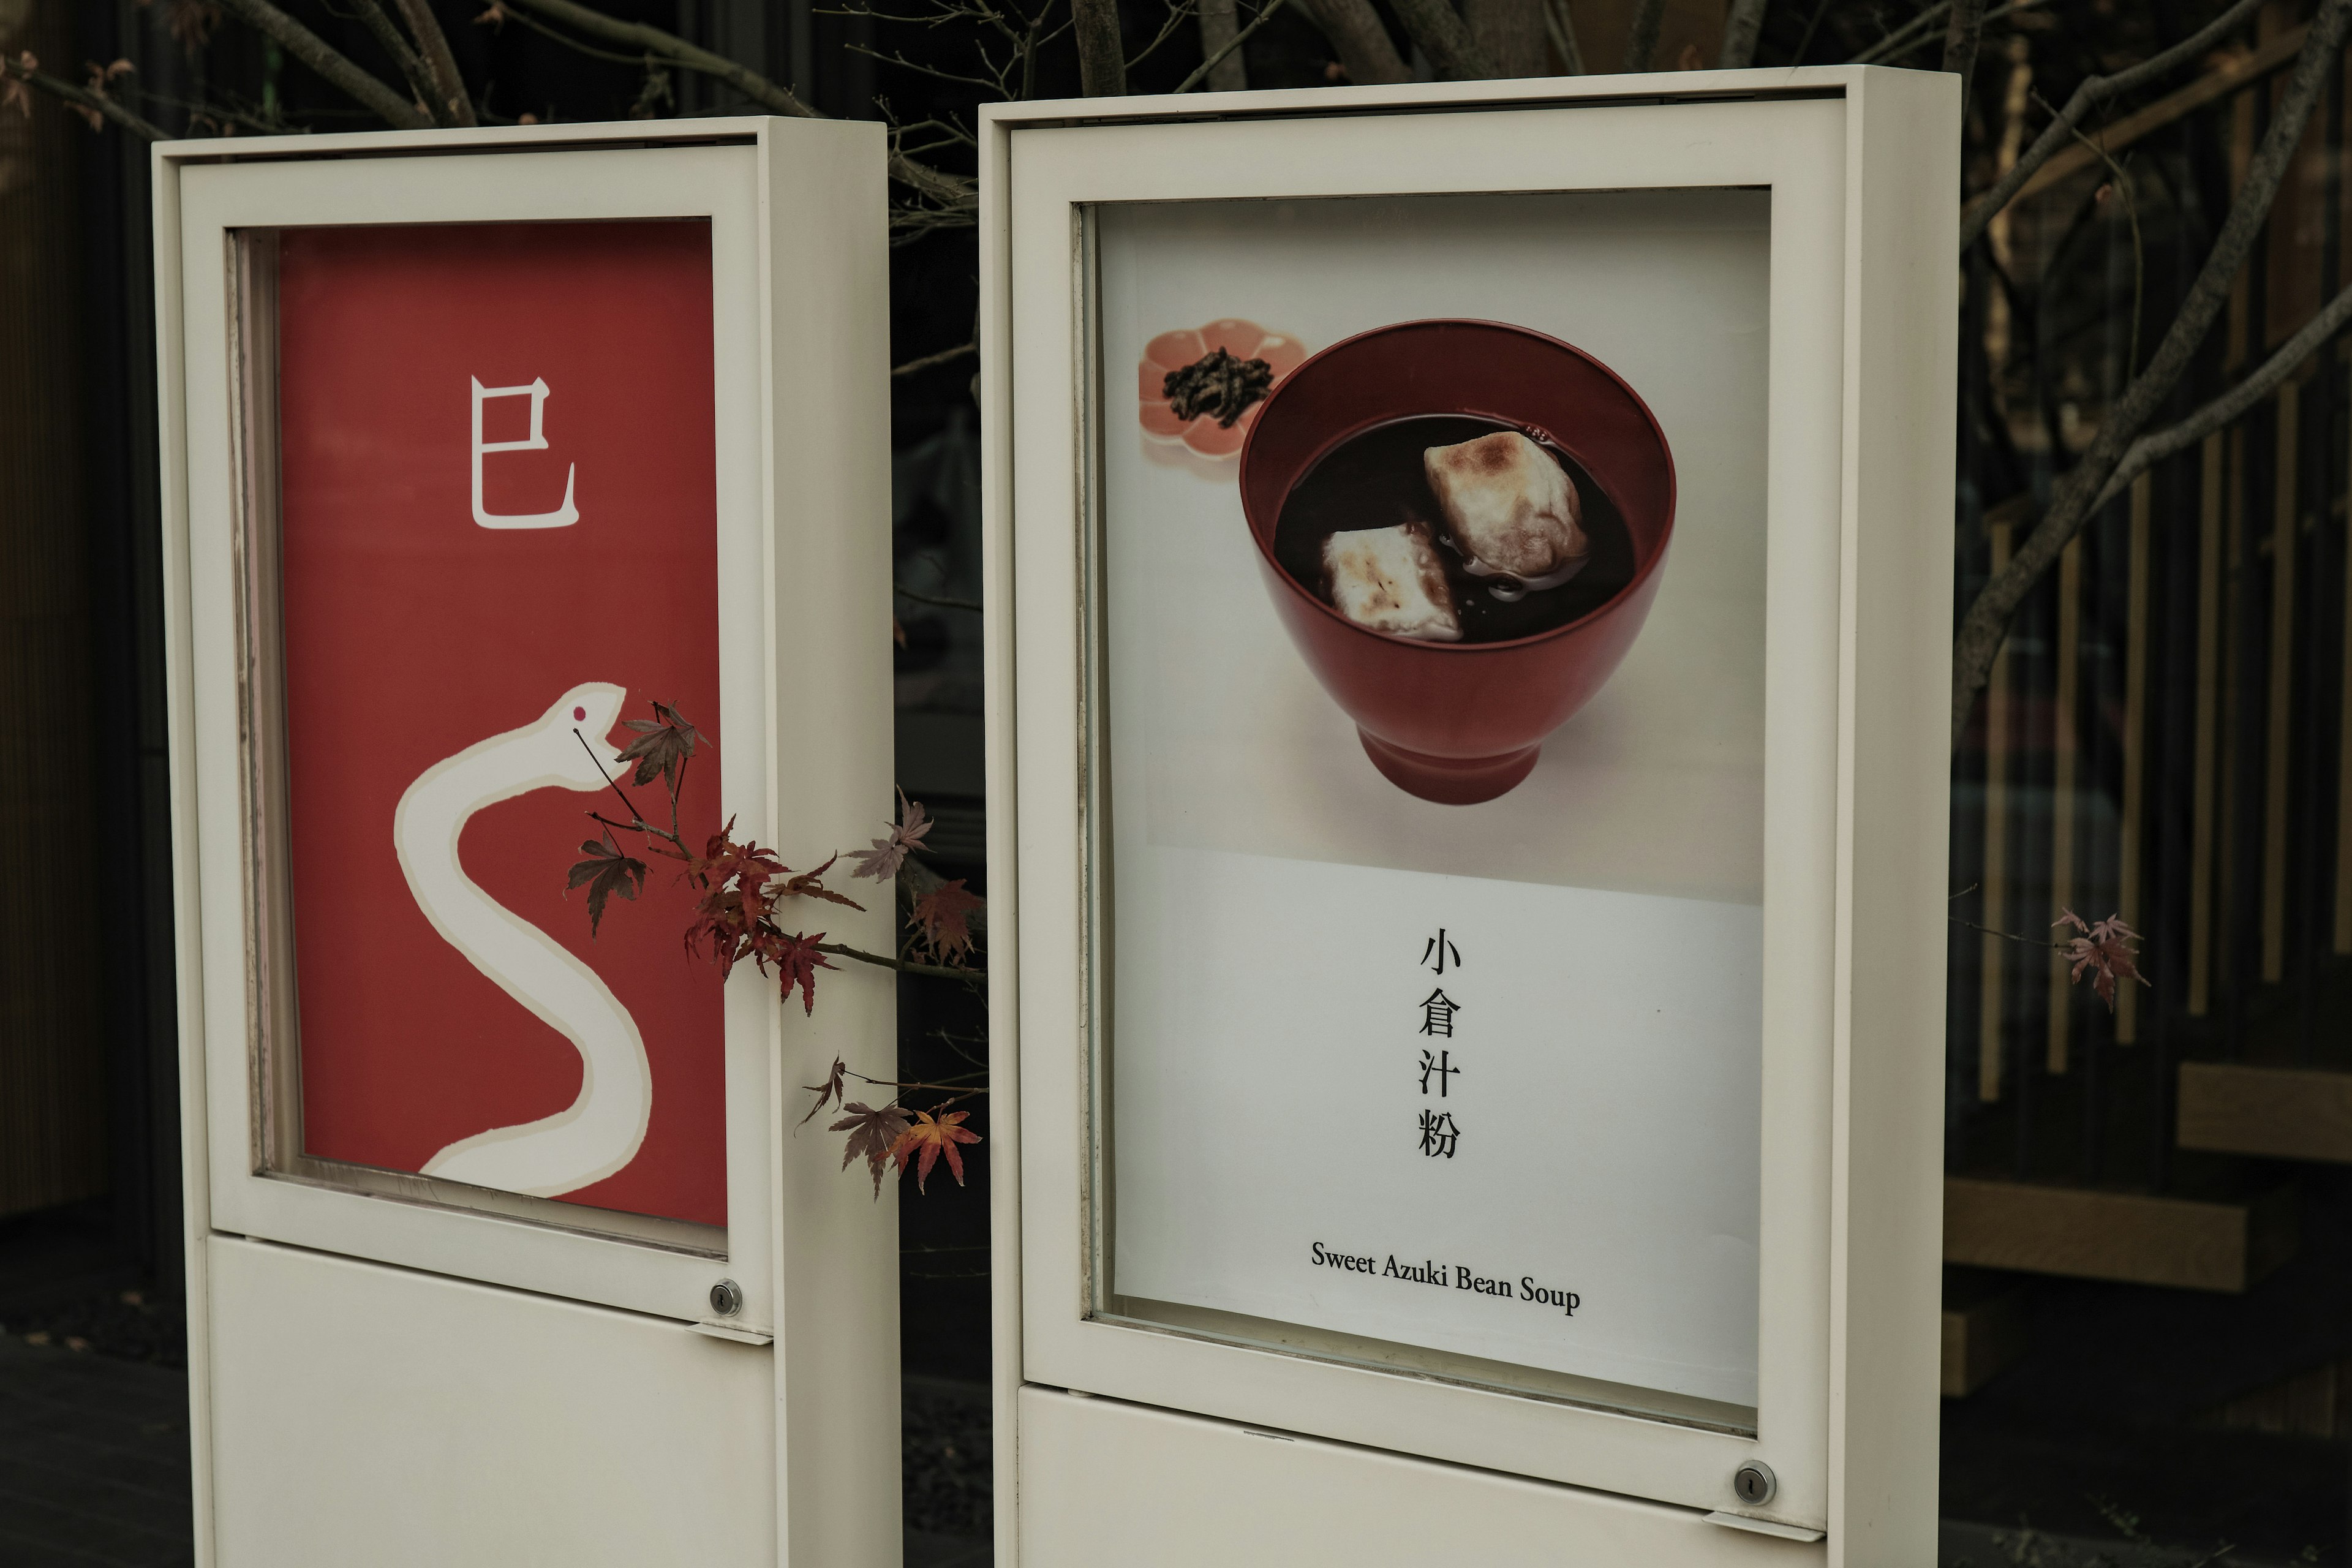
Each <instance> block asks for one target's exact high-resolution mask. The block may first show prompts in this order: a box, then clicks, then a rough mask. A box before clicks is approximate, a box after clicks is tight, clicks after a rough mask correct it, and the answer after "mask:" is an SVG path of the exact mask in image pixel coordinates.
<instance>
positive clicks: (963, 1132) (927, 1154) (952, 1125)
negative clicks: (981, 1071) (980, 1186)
mask: <svg viewBox="0 0 2352 1568" xmlns="http://www.w3.org/2000/svg"><path fill="white" fill-rule="evenodd" d="M970 1115H971V1112H970V1111H968V1110H950V1111H947V1112H944V1113H943V1114H941V1115H940V1118H939V1119H938V1120H937V1121H933V1120H932V1118H931V1114H930V1112H929V1111H928V1110H918V1111H917V1112H915V1125H913V1126H912V1127H909V1128H908V1129H907V1130H906V1131H904V1132H901V1133H899V1134H898V1142H897V1143H896V1144H894V1145H893V1146H892V1147H891V1150H890V1152H891V1153H892V1154H893V1155H894V1156H895V1157H896V1158H897V1159H898V1169H899V1170H901V1171H904V1170H905V1169H906V1168H907V1162H908V1160H912V1159H915V1157H916V1156H917V1154H918V1153H919V1154H920V1155H921V1159H920V1160H919V1162H918V1163H917V1164H916V1166H915V1191H917V1192H921V1191H922V1190H923V1183H924V1182H925V1181H926V1180H927V1179H928V1178H929V1175H930V1173H931V1167H932V1166H933V1165H936V1164H938V1163H940V1155H942V1154H945V1155H946V1156H947V1157H948V1169H949V1170H950V1171H952V1172H954V1173H955V1179H956V1185H957V1186H959V1187H960V1186H961V1185H963V1156H962V1155H961V1154H960V1153H958V1152H956V1145H957V1144H959V1143H977V1142H980V1134H979V1133H977V1132H973V1131H969V1130H967V1129H966V1128H964V1127H962V1126H961V1125H960V1123H961V1122H962V1121H963V1120H964V1119H965V1118H966V1117H968V1116H970Z"/></svg>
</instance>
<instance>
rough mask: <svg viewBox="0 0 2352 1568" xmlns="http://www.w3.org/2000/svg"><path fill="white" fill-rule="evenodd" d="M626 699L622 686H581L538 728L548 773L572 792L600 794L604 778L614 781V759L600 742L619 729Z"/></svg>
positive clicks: (616, 771) (616, 773)
mask: <svg viewBox="0 0 2352 1568" xmlns="http://www.w3.org/2000/svg"><path fill="white" fill-rule="evenodd" d="M628 699H629V692H628V689H627V688H626V687H622V686H614V685H613V684H611V683H610V682H608V681H603V680H590V681H583V683H582V684H580V685H578V686H575V687H573V688H572V689H571V690H569V691H567V692H565V693H564V694H563V695H562V696H561V697H559V698H557V699H556V700H555V701H554V703H553V704H552V705H551V706H550V707H549V709H548V710H547V716H546V717H545V718H543V719H541V721H540V722H539V725H538V729H539V732H540V735H541V738H542V740H543V741H544V742H545V744H544V746H543V747H542V748H541V750H542V751H543V752H544V760H545V762H546V764H547V767H548V771H549V773H551V775H552V776H554V777H557V778H560V779H562V781H563V782H564V783H565V784H569V785H571V786H572V788H573V789H603V788H604V781H605V780H606V779H607V778H617V777H619V776H620V773H621V759H620V755H619V753H618V752H615V751H614V749H613V744H612V742H610V741H608V740H606V739H605V737H606V736H607V735H609V734H611V733H612V732H613V731H614V729H616V728H618V727H619V725H620V722H621V705H622V704H623V703H625V702H626V701H627V700H628ZM575 732H576V738H575ZM583 741H584V742H587V744H586V745H585V746H584V747H583V745H582V744H581V742H583ZM600 766H601V767H602V768H603V772H601V773H600V772H598V771H597V770H598V768H599V767H600Z"/></svg>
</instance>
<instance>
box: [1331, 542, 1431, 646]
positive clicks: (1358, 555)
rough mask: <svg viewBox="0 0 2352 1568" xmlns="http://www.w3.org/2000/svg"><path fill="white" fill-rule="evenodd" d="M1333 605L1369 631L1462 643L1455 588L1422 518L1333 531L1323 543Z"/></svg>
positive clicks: (1429, 640)
mask: <svg viewBox="0 0 2352 1568" xmlns="http://www.w3.org/2000/svg"><path fill="white" fill-rule="evenodd" d="M1323 576H1324V581H1325V583H1326V584H1327V586H1328V589H1329V592H1330V595H1331V605H1332V607H1333V608H1334V609H1336V610H1338V611H1339V613H1340V614H1341V615H1343V616H1347V617H1348V618H1349V620H1351V621H1353V622H1355V623H1356V624H1357V625H1358V626H1362V627H1364V628H1365V629H1367V630H1369V631H1375V632H1386V633H1388V634H1389V635H1390V636H1391V637H1418V638H1420V639H1421V640H1423V641H1424V642H1459V641H1461V640H1462V622H1461V620H1460V619H1459V618H1458V617H1457V616H1455V615H1454V593H1453V590H1452V589H1450V588H1448V587H1447V586H1446V585H1445V568H1444V566H1443V565H1442V564H1440V563H1439V562H1438V559H1437V544H1436V542H1435V541H1434V540H1433V539H1432V538H1431V537H1430V533H1429V525H1428V524H1427V523H1424V522H1401V523H1399V524H1397V526H1395V527H1394V528H1366V529H1359V530H1357V531H1353V532H1348V533H1335V534H1333V535H1331V536H1330V537H1329V538H1328V539H1326V540H1325V541H1324V542H1323Z"/></svg>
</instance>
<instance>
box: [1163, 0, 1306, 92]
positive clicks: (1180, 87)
mask: <svg viewBox="0 0 2352 1568" xmlns="http://www.w3.org/2000/svg"><path fill="white" fill-rule="evenodd" d="M1286 3H1287V0H1268V3H1267V5H1266V7H1265V10H1263V11H1260V12H1259V13H1258V14H1257V15H1256V16H1254V17H1252V18H1251V20H1250V25H1249V26H1246V27H1244V28H1243V29H1242V30H1241V31H1240V32H1238V33H1235V34H1234V37H1233V41H1232V42H1231V43H1229V44H1227V45H1226V46H1225V47H1224V48H1223V49H1222V50H1221V51H1219V52H1218V53H1216V54H1213V55H1212V56H1210V57H1209V58H1207V59H1205V60H1202V62H1201V63H1200V65H1199V67H1198V68H1195V69H1194V70H1193V72H1192V75H1191V76H1188V77H1186V78H1185V79H1183V80H1182V81H1180V82H1178V83H1177V84H1176V90H1177V91H1178V92H1190V91H1192V89H1193V87H1194V85H1195V84H1197V83H1198V82H1199V81H1200V80H1201V79H1202V78H1203V77H1205V76H1207V75H1208V74H1209V73H1210V72H1211V71H1213V70H1214V69H1216V68H1217V64H1218V62H1219V61H1221V60H1223V58H1225V57H1226V56H1227V55H1238V54H1239V53H1241V47H1242V46H1243V45H1244V44H1245V43H1248V42H1249V36H1250V35H1251V34H1252V33H1255V32H1256V31H1257V30H1258V29H1259V28H1260V27H1263V26H1265V25H1266V24H1267V23H1268V22H1271V21H1272V20H1274V14H1275V13H1276V11H1279V10H1281V9H1282V7H1283V6H1284V5H1285V4H1286Z"/></svg>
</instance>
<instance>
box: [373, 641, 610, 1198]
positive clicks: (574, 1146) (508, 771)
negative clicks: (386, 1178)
mask: <svg viewBox="0 0 2352 1568" xmlns="http://www.w3.org/2000/svg"><path fill="white" fill-rule="evenodd" d="M627 696H628V693H627V692H626V691H625V689H622V688H620V687H618V686H611V685H607V684H605V683H604V682H602V681H591V682H589V683H587V684H584V685H581V686H575V687H573V688H572V689H571V690H569V691H567V692H565V693H564V694H563V695H562V697H560V698H558V699H557V700H555V703H554V705H553V706H552V707H551V708H549V709H548V710H547V711H546V712H545V713H543V714H541V716H540V717H539V719H538V720H537V721H534V722H532V723H530V724H526V725H524V726H523V727H522V728H521V729H520V730H509V731H507V732H506V733H504V734H502V735H493V736H491V737H490V738H489V739H488V740H487V741H482V742H477V743H476V744H474V745H471V746H468V747H467V748H466V749H465V750H464V751H462V752H458V753H457V755H456V756H454V757H449V758H447V759H446V760H444V761H442V762H438V763H434V764H433V766H431V767H429V768H427V769H425V772H423V773H420V774H418V775H417V778H416V782H415V784H410V785H409V786H408V789H407V791H406V792H405V793H404V794H403V795H401V797H400V805H399V808H398V809H397V810H396V811H394V813H393V818H392V842H393V847H394V849H395V850H396V851H398V853H399V856H400V868H401V870H402V871H403V872H404V873H405V874H406V876H407V878H408V888H409V891H411V892H412V893H414V894H415V895H416V905H417V908H419V909H421V910H424V911H425V919H426V920H429V921H432V922H433V929H434V930H435V931H439V932H440V933H441V935H442V938H443V940H445V941H446V942H448V943H449V945H450V946H452V947H454V948H456V949H457V951H458V952H462V953H464V954H465V955H466V958H467V961H468V962H469V963H472V964H473V966H474V967H475V968H477V969H478V970H480V971H481V972H482V973H484V974H486V975H488V976H489V978H490V979H491V980H493V981H495V982H496V983H497V984H498V985H499V989H500V990H503V991H504V992H505V993H506V994H508V995H509V996H511V997H513V998H514V999H515V1000H516V1001H518V1002H520V1003H521V1004H522V1005H524V1006H525V1007H528V1008H529V1009H530V1011H531V1012H532V1013H533V1014H534V1015H536V1016H538V1017H539V1019H540V1020H541V1022H542V1023H544V1024H546V1025H547V1026H548V1027H550V1028H551V1029H553V1030H554V1031H555V1032H556V1033H558V1034H560V1035H562V1037H564V1038H565V1039H567V1040H569V1041H571V1042H572V1047H573V1048H574V1049H575V1050H577V1051H578V1052H579V1053H580V1065H581V1075H580V1096H579V1098H578V1099H576V1100H573V1101H572V1104H571V1105H570V1106H569V1107H567V1108H566V1109H564V1110H559V1111H557V1112H556V1113H555V1114H554V1115H552V1116H544V1117H541V1118H540V1120H538V1121H526V1122H523V1123H521V1124H520V1125H518V1126H514V1127H493V1128H491V1129H490V1130H489V1131H487V1132H477V1133H475V1134H474V1135H473V1136H472V1137H470V1138H461V1139H459V1140H458V1141H457V1142H455V1143H452V1144H450V1145H449V1146H448V1147H447V1148H446V1149H444V1150H442V1151H441V1152H439V1153H437V1154H436V1155H434V1156H433V1158H431V1159H430V1160H427V1161H426V1162H425V1172H424V1173H425V1175H428V1176H439V1177H442V1178H445V1179H446V1180H448V1181H452V1182H468V1183H471V1184H473V1185H475V1186H478V1187H496V1188H498V1189H499V1191H501V1192H509V1193H526V1194H530V1195H532V1196H534V1197H549V1198H551V1197H557V1196H561V1195H562V1194H565V1193H570V1192H576V1191H578V1190H579V1189H580V1188H582V1187H584V1186H587V1185H588V1184H590V1183H592V1182H601V1181H603V1180H604V1178H605V1177H606V1176H609V1175H611V1174H613V1173H614V1172H615V1171H618V1170H619V1169H621V1167H622V1166H624V1165H626V1164H627V1163H629V1162H630V1161H631V1160H634V1159H635V1158H636V1154H637V1148H638V1145H640V1144H641V1143H643V1142H645V1138H646V1118H647V1117H648V1116H649V1115H650V1114H651V1113H652V1110H653V1089H654V1086H653V1070H652V1068H650V1067H649V1066H648V1065H647V1063H646V1043H645V1040H644V1038H643V1037H641V1036H640V1035H639V1034H638V1033H637V1026H636V1021H635V1019H633V1018H631V1017H630V1016H629V1012H628V1009H627V1008H625V1007H624V1006H622V1005H621V1003H620V999H619V998H618V997H616V996H614V994H613V993H612V991H611V990H610V989H608V988H607V987H606V986H605V984H604V982H603V981H602V980H600V979H598V978H597V977H596V974H595V972H594V971H593V970H591V969H590V968H589V967H588V966H587V965H586V964H584V963H581V962H580V961H579V960H578V959H577V958H574V957H573V956H572V954H571V953H569V952H565V951H564V950H563V948H562V947H561V946H559V945H558V944H557V943H556V942H555V941H554V939H552V938H551V937H550V936H549V935H548V934H547V933H546V932H545V931H541V930H540V929H539V928H538V927H537V926H535V925H532V924H531V923H530V921H526V920H523V919H522V918H521V917H520V916H519V915H516V914H514V913H513V912H512V911H510V910H506V909H504V908H501V907H500V906H499V904H498V903H497V902H496V901H495V900H492V899H491V898H490V896H489V895H488V894H487V893H485V892H483V891H482V889H479V888H478V887H476V886H475V885H474V882H473V879H471V878H469V877H467V875H466V872H465V868H464V867H462V866H460V865H459V864H458V861H457V837H458V835H460V834H461V833H463V832H464V831H465V830H466V819H467V817H470V816H473V815H474V813H476V812H478V811H479V810H481V809H482V808H483V807H485V806H488V805H497V804H498V803H499V801H502V800H512V799H513V798H514V797H515V796H517V795H527V794H529V793H530V791H532V790H535V789H547V788H552V787H561V788H563V789H576V790H600V789H603V788H604V783H605V775H604V773H602V772H599V771H598V764H599V763H602V764H603V765H604V768H606V769H616V768H617V767H618V766H619V759H618V758H617V757H616V756H615V755H614V752H613V748H612V747H611V746H609V745H607V744H606V743H605V742H604V736H605V735H606V734H607V733H608V732H610V731H611V730H612V729H613V727H614V724H616V723H618V722H619V721H620V717H621V704H622V702H623V700H625V698H626V697H627ZM575 731H576V733H575ZM583 738H584V739H585V740H586V741H587V742H588V745H587V746H586V747H583V746H582V745H581V743H580V742H581V741H582V740H583ZM592 750H593V755H592V754H591V752H592ZM550 874H551V875H552V872H551V873H550Z"/></svg>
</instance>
